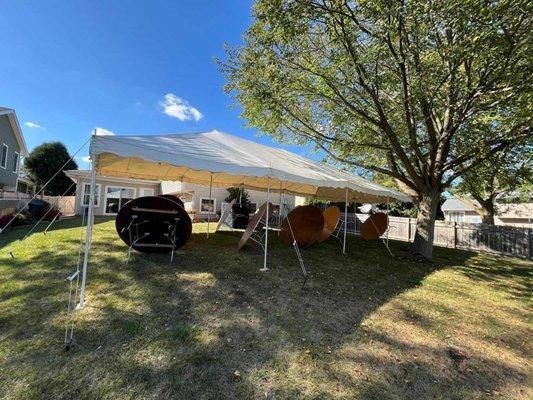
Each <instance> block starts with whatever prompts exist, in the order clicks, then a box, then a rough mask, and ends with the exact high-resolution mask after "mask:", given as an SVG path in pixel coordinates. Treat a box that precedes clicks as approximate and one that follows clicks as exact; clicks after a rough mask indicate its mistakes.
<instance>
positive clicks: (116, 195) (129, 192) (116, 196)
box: [104, 186, 135, 214]
mask: <svg viewBox="0 0 533 400" xmlns="http://www.w3.org/2000/svg"><path fill="white" fill-rule="evenodd" d="M134 198H135V189H132V188H125V187H118V186H108V187H107V188H106V193H105V209H104V213H105V214H116V213H118V210H120V209H121V208H122V206H123V205H124V204H126V203H127V202H128V201H130V200H133V199H134Z"/></svg>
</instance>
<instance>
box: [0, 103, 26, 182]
mask: <svg viewBox="0 0 533 400" xmlns="http://www.w3.org/2000/svg"><path fill="white" fill-rule="evenodd" d="M27 154H28V149H27V147H26V142H25V141H24V137H23V136H22V131H21V130H20V125H19V123H18V120H17V115H16V114H15V110H12V109H10V108H5V107H0V190H2V191H11V192H15V191H16V188H17V180H18V177H19V168H20V159H21V157H24V156H26V155H27Z"/></svg>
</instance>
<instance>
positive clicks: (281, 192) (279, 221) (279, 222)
mask: <svg viewBox="0 0 533 400" xmlns="http://www.w3.org/2000/svg"><path fill="white" fill-rule="evenodd" d="M282 187H283V185H282V183H281V182H280V183H279V209H278V236H279V234H280V232H281V210H283V208H282V207H281V200H282V198H281V195H282V194H283V190H282Z"/></svg>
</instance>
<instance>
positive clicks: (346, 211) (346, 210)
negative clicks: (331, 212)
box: [342, 188, 348, 254]
mask: <svg viewBox="0 0 533 400" xmlns="http://www.w3.org/2000/svg"><path fill="white" fill-rule="evenodd" d="M347 226H348V188H346V195H345V197H344V239H343V241H342V254H346V228H347Z"/></svg>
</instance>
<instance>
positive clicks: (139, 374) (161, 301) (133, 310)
mask: <svg viewBox="0 0 533 400" xmlns="http://www.w3.org/2000/svg"><path fill="white" fill-rule="evenodd" d="M98 230H99V229H98V228H96V229H95V231H98ZM238 238H239V235H231V234H227V233H222V234H216V235H212V236H211V237H210V238H209V240H206V238H205V234H193V235H192V238H191V240H190V241H189V242H188V243H187V244H186V245H185V246H184V247H183V248H182V249H180V250H179V251H178V252H177V254H176V257H175V260H174V263H173V264H172V265H169V263H168V261H169V258H168V256H167V255H145V254H141V253H134V254H133V256H132V258H131V260H130V263H129V264H128V266H126V264H125V260H126V251H127V247H126V246H125V245H124V244H123V243H122V242H120V240H119V239H118V238H117V237H116V234H115V232H114V230H113V227H110V226H107V225H106V226H105V231H100V233H97V235H96V238H95V241H94V247H93V253H92V257H91V267H90V269H89V284H88V287H87V290H88V291H87V294H88V297H87V301H88V305H87V307H86V308H85V309H84V310H83V311H81V312H80V313H78V314H77V317H76V325H75V337H76V340H77V345H76V346H75V347H74V348H73V350H72V351H71V352H69V353H64V352H62V338H63V329H64V326H65V322H66V321H65V318H64V311H65V307H66V284H65V282H64V281H63V279H64V277H65V276H66V275H67V274H68V273H69V272H71V267H70V266H71V265H74V264H73V263H75V260H76V256H77V254H76V252H75V251H71V253H72V254H71V253H68V254H67V252H66V250H65V252H63V251H59V252H58V251H54V250H50V249H48V250H43V251H41V252H40V253H39V254H36V255H34V256H31V257H28V258H26V259H20V260H19V259H15V260H13V261H12V263H13V265H12V268H11V270H10V278H11V279H13V280H14V281H16V282H18V283H20V287H13V288H8V289H7V290H6V291H5V292H4V293H0V295H1V296H2V297H1V298H2V300H3V301H8V302H11V304H10V307H11V308H12V312H10V313H9V314H7V315H6V316H4V315H2V319H0V324H1V325H0V326H2V331H3V333H2V338H3V339H5V340H6V343H8V344H7V345H6V346H9V347H10V349H9V350H8V356H7V357H6V358H5V360H4V361H2V362H0V365H2V368H3V371H17V370H18V372H16V373H15V372H13V374H15V375H12V376H10V377H9V379H6V381H5V382H6V384H7V382H11V384H12V385H11V386H12V387H11V388H9V387H7V386H4V387H2V385H1V384H0V395H3V396H4V397H9V396H12V397H27V398H32V397H33V398H80V397H83V398H102V397H116V398H138V397H149V398H183V399H190V398H195V399H201V398H204V399H211V398H212V399H215V398H216V399H235V398H265V397H266V398H303V397H307V398H343V397H345V398H353V397H354V396H357V397H360V398H407V397H422V398H424V397H429V395H434V394H436V395H439V396H441V397H442V396H446V394H447V393H462V394H464V397H465V398H468V397H476V396H478V395H479V394H480V393H481V391H482V390H493V389H495V388H498V387H499V386H500V385H504V384H505V380H506V379H507V377H508V376H511V375H512V376H514V377H515V378H513V379H524V376H523V373H522V372H521V371H518V370H515V369H513V368H512V367H510V366H507V365H505V364H504V363H499V362H498V361H495V360H493V359H488V358H483V356H482V355H475V356H474V357H475V359H471V361H469V362H471V363H472V365H476V366H478V365H484V367H482V368H480V369H479V370H475V371H474V373H476V374H478V375H479V377H478V378H477V379H476V380H474V382H478V383H475V384H473V383H471V382H470V381H469V380H465V379H464V376H463V375H462V373H459V372H457V371H456V370H455V369H454V368H455V367H454V365H453V364H451V361H450V360H449V359H448V358H447V356H446V354H445V353H444V352H445V346H444V345H443V346H435V347H429V346H427V345H423V344H416V343H413V344H410V343H403V342H399V341H398V340H397V339H395V338H394V337H393V336H391V335H389V334H388V332H379V331H374V330H372V329H368V328H366V327H364V324H363V323H364V321H365V319H366V318H367V317H369V316H370V315H372V314H374V313H375V312H376V311H377V310H378V309H379V308H381V307H382V306H383V305H385V304H387V303H389V302H390V301H391V300H393V299H394V298H395V297H397V296H398V295H400V294H402V293H405V292H407V291H409V290H411V289H413V288H416V287H418V286H419V285H420V284H421V282H422V281H423V280H424V279H425V278H426V277H427V276H428V275H430V274H432V273H433V272H435V271H436V270H438V269H439V268H441V265H443V264H446V261H439V262H436V263H426V262H424V263H417V262H412V261H406V260H405V259H400V258H392V259H391V258H390V257H389V256H388V255H387V254H388V253H386V250H385V249H384V248H383V247H382V244H380V243H378V242H370V243H369V242H363V241H361V240H359V239H357V238H355V237H350V238H349V247H348V248H349V250H348V254H347V255H342V254H341V249H340V246H339V243H338V242H335V241H333V240H331V241H328V242H327V243H325V244H323V245H322V246H315V247H312V248H310V249H308V250H306V251H305V252H304V253H303V256H304V259H305V261H306V265H307V266H308V269H309V271H310V273H311V279H310V280H309V283H308V285H307V286H306V287H305V288H304V289H303V290H302V289H300V286H301V276H300V271H299V266H298V263H297V261H296V258H295V256H294V253H293V250H292V248H290V247H285V246H283V245H282V244H281V242H280V240H279V237H277V235H272V237H271V239H272V240H271V244H270V254H269V266H270V271H269V272H267V273H263V272H260V271H259V268H260V267H261V266H262V253H261V252H260V251H258V248H256V247H254V246H248V247H247V248H246V249H244V251H241V252H238V251H237V249H236V245H237V241H238ZM77 243H78V242H77V240H75V239H65V243H63V245H65V246H67V247H66V248H68V246H70V247H71V248H72V249H73V250H74V249H77V247H76V244H77ZM391 246H392V249H393V252H394V253H395V254H399V253H400V247H401V246H403V244H400V243H391ZM436 253H437V259H442V260H448V261H449V262H450V264H451V263H452V261H451V259H452V258H453V257H452V256H453V255H454V256H455V257H457V253H453V254H452V253H449V252H448V251H445V252H441V251H439V250H437V251H436ZM459 256H460V257H464V259H462V260H461V261H460V262H461V263H464V262H466V260H467V259H468V258H469V257H471V256H472V254H470V253H460V254H459ZM455 260H456V261H455V265H457V263H458V261H457V258H455ZM36 282H37V283H36ZM4 309H7V307H6V308H3V309H2V310H4ZM403 315H404V317H405V318H406V319H408V320H410V321H414V323H416V324H417V326H419V327H420V329H425V330H428V331H430V330H431V329H433V328H435V326H434V321H432V320H431V319H428V318H425V317H423V316H421V315H416V312H414V311H412V310H411V311H409V310H407V311H405V313H404V314H403ZM29 321H31V322H29ZM370 343H373V344H372V346H374V347H376V346H377V348H378V349H379V348H385V347H386V348H388V349H389V351H390V352H391V353H393V354H400V355H401V356H402V357H403V356H404V355H405V360H404V361H403V362H398V361H395V360H393V362H394V361H395V362H396V364H398V365H396V364H394V365H391V360H390V359H388V358H387V357H386V356H383V354H381V353H380V352H379V351H375V350H373V351H370V350H369V349H368V348H367V347H366V345H368V346H370ZM413 353H414V354H421V355H425V357H418V358H417V359H413V357H412V355H413ZM431 360H433V361H431ZM437 362H440V363H444V364H443V368H442V370H439V369H438V368H437V369H436V368H435V363H437ZM358 368H359V369H361V370H360V371H359V370H358ZM236 370H238V371H240V374H241V375H240V376H236V375H235V371H236ZM495 371H497V372H495ZM3 373H5V372H3ZM0 374H2V373H0ZM17 374H18V375H17ZM20 382H27V385H28V386H27V387H26V388H22V389H13V386H14V387H15V388H17V385H15V383H17V384H20ZM450 388H452V389H450ZM265 393H266V396H265Z"/></svg>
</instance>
